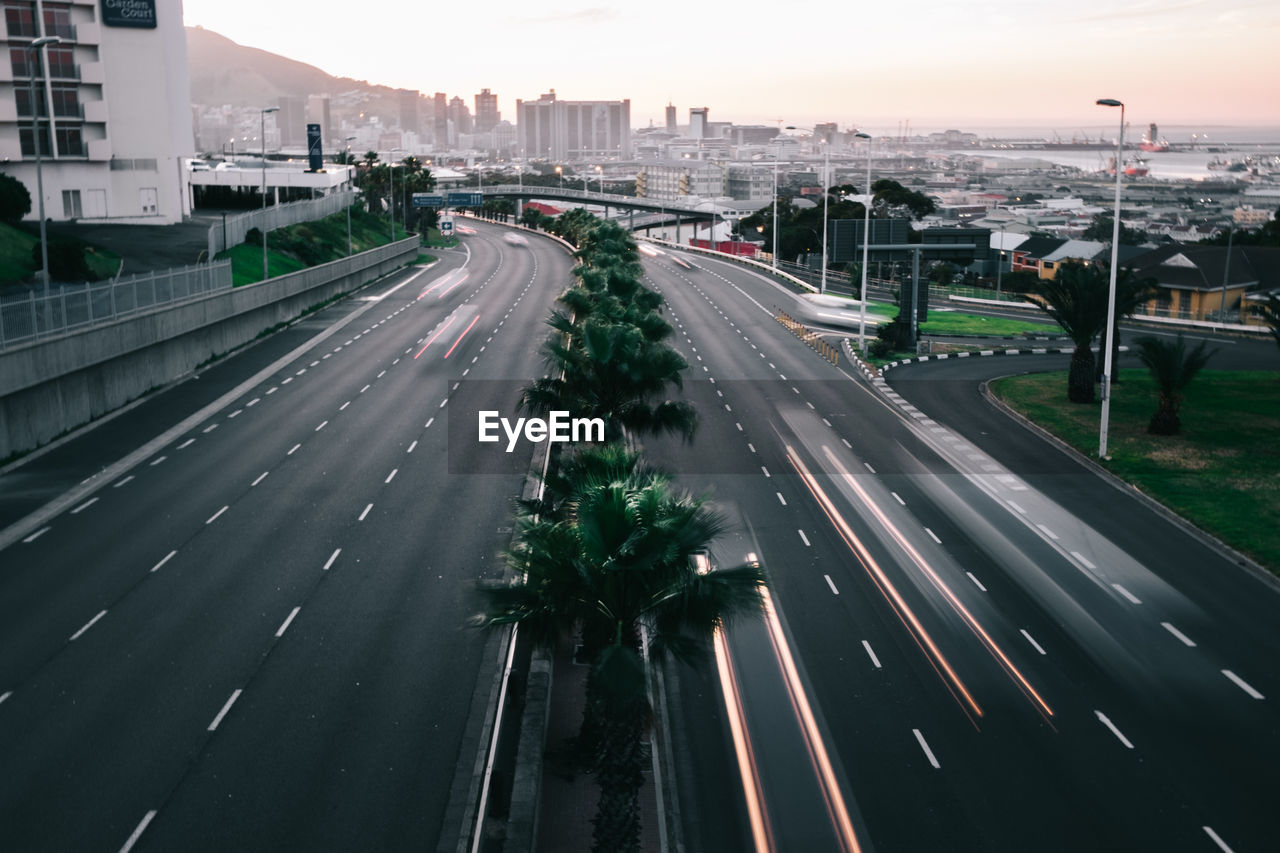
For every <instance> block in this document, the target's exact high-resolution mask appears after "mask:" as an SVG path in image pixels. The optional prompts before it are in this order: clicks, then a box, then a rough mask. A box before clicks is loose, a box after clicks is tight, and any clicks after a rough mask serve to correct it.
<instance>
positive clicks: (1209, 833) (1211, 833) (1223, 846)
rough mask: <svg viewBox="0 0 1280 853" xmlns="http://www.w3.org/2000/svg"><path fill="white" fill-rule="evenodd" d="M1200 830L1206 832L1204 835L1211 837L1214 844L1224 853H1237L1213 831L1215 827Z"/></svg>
mask: <svg viewBox="0 0 1280 853" xmlns="http://www.w3.org/2000/svg"><path fill="white" fill-rule="evenodd" d="M1200 828H1201V829H1203V830H1204V834H1205V835H1207V836H1209V838H1210V839H1211V840H1212V841H1213V843H1214V844H1216V845H1218V847H1219V849H1221V850H1222V851H1223V853H1235V851H1233V850H1232V849H1231V848H1230V847H1228V846H1227V842H1225V841H1223V840H1222V837H1221V836H1220V835H1218V833H1216V832H1214V831H1213V827H1211V826H1202V827H1200Z"/></svg>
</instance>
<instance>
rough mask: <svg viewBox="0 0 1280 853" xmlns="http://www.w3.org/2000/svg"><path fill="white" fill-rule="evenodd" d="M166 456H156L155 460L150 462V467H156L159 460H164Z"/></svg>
mask: <svg viewBox="0 0 1280 853" xmlns="http://www.w3.org/2000/svg"><path fill="white" fill-rule="evenodd" d="M168 458H169V457H168V456H159V457H157V458H156V459H155V461H154V462H152V463H151V467H152V468H154V467H156V466H157V465H159V464H160V463H161V462H163V461H164V460H166V459H168Z"/></svg>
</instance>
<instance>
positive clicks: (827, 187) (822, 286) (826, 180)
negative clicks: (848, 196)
mask: <svg viewBox="0 0 1280 853" xmlns="http://www.w3.org/2000/svg"><path fill="white" fill-rule="evenodd" d="M829 198H831V146H830V145H828V144H826V140H823V144H822V279H821V280H820V281H819V284H818V292H819V293H826V292H827V200H828V199H829Z"/></svg>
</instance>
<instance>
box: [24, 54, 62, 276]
mask: <svg viewBox="0 0 1280 853" xmlns="http://www.w3.org/2000/svg"><path fill="white" fill-rule="evenodd" d="M50 44H62V39H60V38H59V37H57V36H43V37H41V38H38V39H35V40H34V41H32V42H31V44H29V45H27V49H28V50H30V51H31V67H30V68H29V69H28V70H29V71H30V72H31V80H30V91H31V147H33V148H34V149H35V150H36V196H38V198H39V208H38V212H39V214H40V282H41V284H42V285H43V287H44V295H45V297H46V298H47V297H48V296H49V242H48V239H47V235H46V233H45V222H44V169H43V166H42V165H41V160H40V108H39V106H37V103H36V76H37V75H38V74H39V73H40V48H42V47H44V46H45V45H50ZM49 142H50V144H52V142H53V116H52V115H51V116H49Z"/></svg>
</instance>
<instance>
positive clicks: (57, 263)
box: [31, 237, 93, 282]
mask: <svg viewBox="0 0 1280 853" xmlns="http://www.w3.org/2000/svg"><path fill="white" fill-rule="evenodd" d="M31 262H32V264H33V265H34V266H35V268H36V269H37V270H39V269H40V244H39V243H38V242H37V243H36V244H35V245H34V246H32V247H31ZM49 278H50V280H51V281H66V282H71V281H88V280H90V279H91V278H93V272H92V271H90V269H89V264H88V263H86V262H85V259H84V244H83V243H81V242H80V241H79V240H68V239H67V238H65V237H54V238H51V239H50V240H49Z"/></svg>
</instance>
